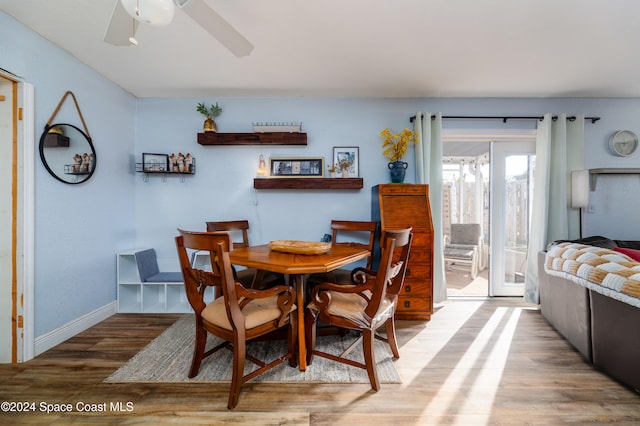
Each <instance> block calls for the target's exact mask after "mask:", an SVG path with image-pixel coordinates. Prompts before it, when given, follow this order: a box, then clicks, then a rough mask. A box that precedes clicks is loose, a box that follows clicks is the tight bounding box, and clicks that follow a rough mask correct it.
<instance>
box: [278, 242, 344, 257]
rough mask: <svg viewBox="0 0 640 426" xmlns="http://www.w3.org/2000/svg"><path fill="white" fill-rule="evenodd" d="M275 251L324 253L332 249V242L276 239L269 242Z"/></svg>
mask: <svg viewBox="0 0 640 426" xmlns="http://www.w3.org/2000/svg"><path fill="white" fill-rule="evenodd" d="M269 248H270V249H271V250H274V251H281V252H284V253H294V254H324V253H326V252H328V251H329V250H331V243H317V242H312V241H297V240H274V241H271V242H270V243H269Z"/></svg>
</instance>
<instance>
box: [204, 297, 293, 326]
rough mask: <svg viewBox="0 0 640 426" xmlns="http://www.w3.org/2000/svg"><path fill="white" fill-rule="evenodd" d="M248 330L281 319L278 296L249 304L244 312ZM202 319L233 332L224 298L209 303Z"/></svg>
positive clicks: (256, 300)
mask: <svg viewBox="0 0 640 426" xmlns="http://www.w3.org/2000/svg"><path fill="white" fill-rule="evenodd" d="M242 313H243V314H244V320H245V328H246V329H247V330H249V329H252V328H254V327H258V326H260V325H263V324H266V323H268V322H270V321H274V320H276V319H278V318H279V317H280V313H281V311H280V308H278V295H275V296H271V297H267V298H264V299H254V300H252V301H251V302H249V303H247V306H245V307H244V309H243V310H242ZM202 318H203V319H204V320H206V321H207V322H209V323H211V324H214V325H217V326H218V327H221V328H224V329H226V330H232V328H231V323H230V322H229V318H228V317H227V310H226V309H225V305H224V297H219V298H217V299H215V300H214V301H213V302H211V303H209V304H208V305H207V307H206V308H204V309H203V311H202Z"/></svg>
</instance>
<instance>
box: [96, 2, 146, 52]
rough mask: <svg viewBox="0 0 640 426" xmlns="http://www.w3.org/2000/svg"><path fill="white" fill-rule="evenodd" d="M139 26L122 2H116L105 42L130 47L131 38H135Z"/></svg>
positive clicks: (105, 34) (105, 35)
mask: <svg viewBox="0 0 640 426" xmlns="http://www.w3.org/2000/svg"><path fill="white" fill-rule="evenodd" d="M138 24H139V22H138V21H136V20H135V19H133V18H132V17H131V15H129V14H128V13H127V11H126V10H125V9H124V6H122V3H121V2H120V0H116V5H115V7H114V8H113V13H112V14H111V20H110V21H109V26H108V27H107V31H106V32H105V33H104V41H106V42H107V43H109V44H113V45H114V46H130V45H131V42H130V41H129V38H130V37H133V36H135V33H136V30H137V29H138Z"/></svg>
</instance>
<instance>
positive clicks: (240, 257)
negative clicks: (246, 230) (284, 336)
mask: <svg viewBox="0 0 640 426" xmlns="http://www.w3.org/2000/svg"><path fill="white" fill-rule="evenodd" d="M369 255H370V252H369V250H368V248H367V247H366V246H364V245H362V244H353V245H350V244H345V245H342V244H340V245H334V246H331V249H330V250H329V251H328V252H327V253H323V254H312V255H308V254H293V253H285V252H280V251H275V250H271V249H270V248H269V245H267V244H265V245H260V246H250V247H243V248H238V249H234V250H232V251H231V253H229V256H230V259H231V263H232V264H234V265H240V266H246V267H247V268H256V269H258V270H260V269H262V270H265V271H271V272H279V273H281V274H286V275H288V276H289V283H290V284H292V286H293V287H294V288H295V291H296V305H297V315H298V365H299V367H300V370H301V371H304V370H306V369H307V357H306V353H307V350H306V341H305V327H304V310H305V306H306V305H305V300H304V299H305V297H304V296H305V291H304V290H305V288H304V287H305V276H306V275H308V274H315V273H322V272H330V271H333V270H336V269H338V268H342V267H343V266H345V265H348V264H350V263H354V262H357V261H359V260H362V259H366V258H367V257H369Z"/></svg>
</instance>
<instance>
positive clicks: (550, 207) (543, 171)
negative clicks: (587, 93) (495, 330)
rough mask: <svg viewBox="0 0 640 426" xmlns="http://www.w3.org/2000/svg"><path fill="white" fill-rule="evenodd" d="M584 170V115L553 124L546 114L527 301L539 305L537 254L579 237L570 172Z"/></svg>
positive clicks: (539, 153)
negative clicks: (561, 240) (557, 242)
mask: <svg viewBox="0 0 640 426" xmlns="http://www.w3.org/2000/svg"><path fill="white" fill-rule="evenodd" d="M582 169H584V115H582V116H577V117H576V119H575V120H573V121H569V120H567V115H566V114H558V116H557V119H556V120H554V119H553V118H552V116H551V114H545V116H544V118H543V120H542V121H540V122H538V129H537V133H536V170H535V178H534V189H533V202H532V206H533V208H532V212H531V225H530V230H529V247H528V250H527V268H526V273H525V292H524V300H525V301H526V302H529V303H540V293H539V289H538V252H539V251H540V250H544V249H545V248H546V247H547V245H548V244H549V243H551V242H553V241H556V240H560V239H576V238H579V237H580V225H579V224H580V216H579V215H580V210H579V209H574V208H572V207H571V172H572V171H573V170H582Z"/></svg>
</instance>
